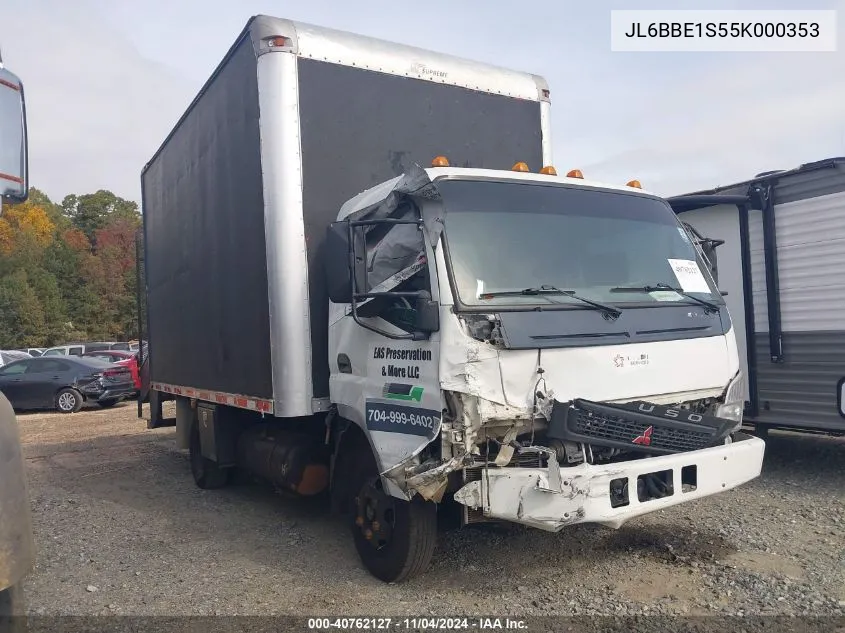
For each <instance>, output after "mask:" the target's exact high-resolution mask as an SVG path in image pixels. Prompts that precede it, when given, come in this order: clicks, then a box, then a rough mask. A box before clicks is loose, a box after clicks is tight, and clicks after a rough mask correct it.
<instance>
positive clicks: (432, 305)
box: [414, 292, 440, 334]
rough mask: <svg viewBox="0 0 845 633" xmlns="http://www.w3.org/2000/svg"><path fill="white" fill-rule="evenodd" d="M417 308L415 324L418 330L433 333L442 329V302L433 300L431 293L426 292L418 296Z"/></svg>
mask: <svg viewBox="0 0 845 633" xmlns="http://www.w3.org/2000/svg"><path fill="white" fill-rule="evenodd" d="M415 310H416V314H417V316H416V323H414V326H415V327H416V329H417V330H419V331H420V332H425V333H426V334H431V333H432V332H437V331H438V330H439V329H440V304H439V303H438V302H437V301H433V300H432V298H431V295H430V294H428V293H427V292H426V293H423V294H422V295H420V296H419V297H417V302H416V306H415Z"/></svg>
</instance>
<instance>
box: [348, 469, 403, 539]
mask: <svg viewBox="0 0 845 633" xmlns="http://www.w3.org/2000/svg"><path fill="white" fill-rule="evenodd" d="M356 502H357V503H356V505H357V513H356V517H355V525H356V527H357V528H358V530H359V531H360V533H361V536H362V537H363V538H364V540H365V541H366V542H367V543H369V545H370V546H371V547H372V548H373V549H375V550H380V549H382V548H384V547H387V545H388V544H389V543H390V541H391V539H392V538H393V531H394V529H395V527H396V507H395V505H394V501H393V497H391V496H390V495H388V494H387V493H386V492H384V489H383V488H382V483H381V478H377V479H376V480H375V481H373V482H368V483H366V484H365V485H364V486H363V487H362V488H361V491H360V493H359V494H358V498H357V499H356Z"/></svg>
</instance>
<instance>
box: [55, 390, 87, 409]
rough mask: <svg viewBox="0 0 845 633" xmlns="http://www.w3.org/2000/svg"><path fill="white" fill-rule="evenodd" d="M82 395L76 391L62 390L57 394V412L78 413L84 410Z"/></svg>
mask: <svg viewBox="0 0 845 633" xmlns="http://www.w3.org/2000/svg"><path fill="white" fill-rule="evenodd" d="M82 402H83V399H82V394H81V393H79V392H78V391H77V390H76V389H70V388H68V389H62V390H61V391H59V393H57V394H56V410H57V411H58V412H59V413H76V412H77V411H79V410H80V409H81V408H82Z"/></svg>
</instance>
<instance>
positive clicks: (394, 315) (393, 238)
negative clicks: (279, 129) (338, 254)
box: [329, 206, 442, 473]
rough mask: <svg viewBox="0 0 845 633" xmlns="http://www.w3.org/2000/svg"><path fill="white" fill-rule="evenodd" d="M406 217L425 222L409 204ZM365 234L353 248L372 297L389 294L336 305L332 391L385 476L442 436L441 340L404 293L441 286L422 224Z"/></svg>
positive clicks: (331, 344)
mask: <svg viewBox="0 0 845 633" xmlns="http://www.w3.org/2000/svg"><path fill="white" fill-rule="evenodd" d="M403 213H404V215H403V216H402V217H405V218H408V219H413V218H414V217H416V218H418V217H419V216H418V214H416V210H415V208H412V207H410V206H409V207H406V209H405V210H404V212H403ZM366 228H369V230H364V229H366ZM356 230H357V229H356ZM361 233H362V235H361V237H362V239H361V240H360V242H359V241H358V240H354V241H355V242H356V243H357V245H356V246H355V247H354V248H355V249H356V252H355V255H356V257H358V258H359V259H360V260H361V261H362V262H365V273H364V274H363V275H362V277H365V280H364V283H365V284H366V292H368V293H373V292H379V293H381V292H384V293H386V294H383V295H380V296H374V297H369V298H363V299H360V300H354V306H352V307H350V306H342V307H341V306H335V307H334V310H335V312H334V316H333V318H332V319H331V326H330V329H331V332H330V338H329V361H330V365H331V372H332V373H331V381H330V389H331V397H332V401H333V402H334V403H335V404H336V405H337V406H338V411H339V413H340V415H342V416H343V417H346V418H347V419H350V420H351V421H353V422H355V423H357V424H358V425H359V426H361V428H362V429H363V430H364V431H365V432H366V434H367V435H368V436H369V438H370V442H371V444H372V446H373V449H374V453H375V455H376V459H377V461H378V463H379V468H380V471H381V472H382V473H384V472H386V471H388V470H390V469H391V468H393V467H394V466H396V465H398V464H400V463H402V462H404V461H405V460H407V459H408V458H410V457H412V456H414V455H415V454H417V453H419V451H421V450H422V449H423V448H424V447H425V446H426V445H427V444H429V443H430V442H431V441H432V440H433V439H434V438H435V437H437V435H438V433H439V431H440V422H441V413H442V401H441V395H440V382H439V375H438V363H439V354H438V341H439V334H438V332H437V331H431V329H432V328H430V327H429V328H427V329H428V330H429V331H426V332H422V331H420V329H419V326H420V319H421V318H429V317H430V316H431V315H430V314H429V315H425V314H423V312H425V311H426V310H427V309H428V308H431V307H432V303H431V302H429V303H428V304H427V303H426V300H425V299H423V300H422V301H420V300H419V299H418V298H416V297H414V296H409V295H407V294H405V293H420V292H421V293H427V295H428V296H429V297H430V296H431V294H432V292H434V293H436V289H437V284H436V283H434V280H433V279H432V269H433V266H431V267H430V266H429V264H428V262H429V261H433V259H430V257H431V253H430V252H427V251H430V247H429V246H428V244H427V241H426V240H424V239H423V229H422V227H421V226H418V225H417V224H394V225H389V224H388V225H374V226H372V227H361ZM359 290H360V289H359ZM394 293H396V294H394ZM353 309H354V313H353ZM435 309H436V308H435ZM434 329H435V330H436V328H434Z"/></svg>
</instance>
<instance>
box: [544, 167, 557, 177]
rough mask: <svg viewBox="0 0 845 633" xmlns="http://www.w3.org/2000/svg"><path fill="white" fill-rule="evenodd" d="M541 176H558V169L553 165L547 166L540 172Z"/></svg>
mask: <svg viewBox="0 0 845 633" xmlns="http://www.w3.org/2000/svg"><path fill="white" fill-rule="evenodd" d="M540 173H541V174H546V175H547V176H557V169H555V168H554V167H552V166H551V165H546V166H545V167H543V169H541V170H540Z"/></svg>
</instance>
